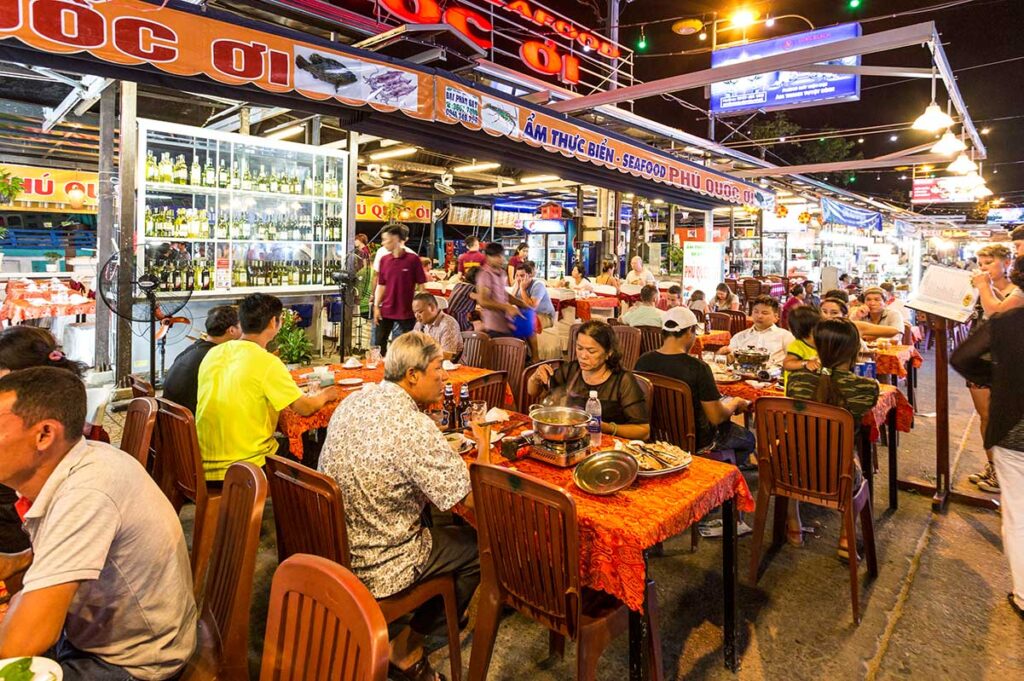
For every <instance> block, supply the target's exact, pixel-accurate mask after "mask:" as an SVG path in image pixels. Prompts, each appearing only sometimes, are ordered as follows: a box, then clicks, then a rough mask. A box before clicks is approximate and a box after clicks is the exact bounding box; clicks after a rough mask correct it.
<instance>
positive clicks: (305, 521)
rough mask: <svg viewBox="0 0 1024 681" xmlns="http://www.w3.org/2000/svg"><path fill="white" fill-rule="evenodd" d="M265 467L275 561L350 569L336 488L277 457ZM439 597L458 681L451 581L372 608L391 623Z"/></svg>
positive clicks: (438, 580) (418, 587) (419, 587)
mask: <svg viewBox="0 0 1024 681" xmlns="http://www.w3.org/2000/svg"><path fill="white" fill-rule="evenodd" d="M266 465H267V472H268V473H269V475H270V497H271V499H273V501H274V524H275V527H276V528H277V556H278V559H279V560H280V561H282V562H284V561H285V560H287V559H289V558H291V556H293V555H295V554H311V555H314V556H320V557H321V558H325V559H327V560H331V561H334V562H335V563H338V564H339V565H342V566H344V567H346V568H351V566H352V563H351V559H350V556H349V550H348V532H347V530H346V527H345V503H344V500H343V498H342V494H341V489H340V488H339V487H338V483H337V482H336V481H335V480H334V479H333V478H331V477H330V476H327V475H323V474H322V473H318V472H316V471H314V470H313V469H311V468H309V467H307V466H303V465H302V464H299V463H295V462H292V461H288V460H286V459H283V458H281V457H279V456H268V457H267V464H266ZM438 596H440V597H441V598H442V599H443V600H444V607H445V617H446V619H447V620H448V655H449V657H450V659H451V673H452V676H451V678H452V681H459V679H460V678H461V673H462V657H461V651H460V647H459V613H458V602H457V601H456V600H455V581H454V579H453V578H452V576H451V575H440V576H438V577H434V578H433V579H429V580H427V581H424V582H421V583H419V584H415V585H413V586H411V587H409V588H408V589H405V590H404V591H400V592H399V593H397V594H395V595H393V596H389V597H388V598H382V599H380V600H378V601H377V603H378V605H379V606H380V609H381V612H382V613H383V615H384V621H385V622H386V623H391V622H393V621H394V620H396V619H398V618H399V617H402V616H404V615H406V614H408V613H410V612H412V611H413V610H415V609H417V608H419V607H420V606H421V605H423V604H424V603H426V602H427V601H429V600H431V599H432V598H435V597H438ZM332 678H333V677H332Z"/></svg>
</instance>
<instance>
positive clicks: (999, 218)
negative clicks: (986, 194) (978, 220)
mask: <svg viewBox="0 0 1024 681" xmlns="http://www.w3.org/2000/svg"><path fill="white" fill-rule="evenodd" d="M1010 222H1024V208H989V209H988V224H990V225H1005V224H1007V223H1010Z"/></svg>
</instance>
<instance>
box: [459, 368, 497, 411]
mask: <svg viewBox="0 0 1024 681" xmlns="http://www.w3.org/2000/svg"><path fill="white" fill-rule="evenodd" d="M466 388H467V389H468V390H469V399H471V400H483V401H484V402H486V403H487V408H488V409H491V408H493V407H498V408H499V409H502V408H504V407H505V372H504V371H495V372H494V373H493V374H487V375H486V376H480V377H479V378H474V379H473V380H471V381H470V382H469V383H467V384H466Z"/></svg>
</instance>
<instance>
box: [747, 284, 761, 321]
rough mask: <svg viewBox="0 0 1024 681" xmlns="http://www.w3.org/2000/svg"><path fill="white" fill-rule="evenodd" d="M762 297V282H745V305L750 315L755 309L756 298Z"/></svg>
mask: <svg viewBox="0 0 1024 681" xmlns="http://www.w3.org/2000/svg"><path fill="white" fill-rule="evenodd" d="M759 295H761V282H760V281H758V280H757V279H754V278H750V279H744V280H743V305H744V307H746V308H747V312H748V313H749V312H750V311H751V310H752V309H753V307H754V306H753V301H754V298H757V297H758V296H759Z"/></svg>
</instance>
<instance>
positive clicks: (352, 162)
mask: <svg viewBox="0 0 1024 681" xmlns="http://www.w3.org/2000/svg"><path fill="white" fill-rule="evenodd" d="M316 127H317V128H319V126H316ZM345 134H346V136H347V140H346V141H347V144H346V146H345V149H346V150H347V151H348V157H347V159H346V161H347V162H346V168H345V199H346V200H345V242H344V244H342V247H343V248H344V249H345V253H351V252H352V249H353V247H354V245H355V240H356V176H357V175H358V174H359V133H356V132H351V131H348V132H346V133H345ZM375 279H376V278H375ZM370 295H371V296H373V295H374V292H373V291H372V290H371V291H370ZM341 307H342V309H343V310H344V313H343V314H344V318H343V319H342V322H341V323H342V327H343V331H342V334H341V336H342V338H345V339H347V340H348V344H347V345H346V346H345V347H342V348H341V353H340V354H341V359H342V361H344V359H345V355H346V354H347V353H349V352H351V348H352V345H353V343H352V317H353V316H354V313H355V310H353V309H352V306H351V305H342V306H341ZM371 307H372V304H371Z"/></svg>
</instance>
